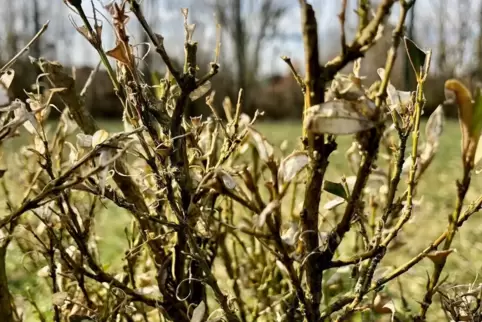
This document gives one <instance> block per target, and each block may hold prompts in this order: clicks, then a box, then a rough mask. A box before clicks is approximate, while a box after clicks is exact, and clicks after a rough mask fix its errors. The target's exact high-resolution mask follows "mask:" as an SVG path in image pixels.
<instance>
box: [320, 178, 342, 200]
mask: <svg viewBox="0 0 482 322" xmlns="http://www.w3.org/2000/svg"><path fill="white" fill-rule="evenodd" d="M323 190H325V191H326V192H329V193H331V194H333V195H335V196H338V197H341V198H343V199H345V200H348V196H347V194H346V191H345V187H344V186H343V185H342V184H341V183H339V182H332V181H329V180H325V182H324V183H323Z"/></svg>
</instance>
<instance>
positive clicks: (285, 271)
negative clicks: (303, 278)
mask: <svg viewBox="0 0 482 322" xmlns="http://www.w3.org/2000/svg"><path fill="white" fill-rule="evenodd" d="M276 266H278V269H279V270H280V271H281V273H282V274H283V275H284V276H285V277H289V276H290V273H289V271H288V269H287V268H286V266H285V264H283V263H282V262H281V261H280V260H276Z"/></svg>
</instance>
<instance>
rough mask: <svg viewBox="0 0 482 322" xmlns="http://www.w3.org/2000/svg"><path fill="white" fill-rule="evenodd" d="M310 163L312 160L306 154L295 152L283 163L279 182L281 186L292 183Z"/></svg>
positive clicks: (279, 173) (279, 171) (279, 172)
mask: <svg viewBox="0 0 482 322" xmlns="http://www.w3.org/2000/svg"><path fill="white" fill-rule="evenodd" d="M309 162H310V158H309V157H308V154H307V153H306V152H293V153H292V154H290V155H288V156H287V157H286V158H285V159H283V161H281V164H280V167H279V169H278V180H279V181H280V183H281V184H284V183H288V182H290V181H291V180H293V178H294V177H296V175H297V174H298V173H299V172H301V170H303V169H304V168H305V167H306V166H307V165H308V163H309Z"/></svg>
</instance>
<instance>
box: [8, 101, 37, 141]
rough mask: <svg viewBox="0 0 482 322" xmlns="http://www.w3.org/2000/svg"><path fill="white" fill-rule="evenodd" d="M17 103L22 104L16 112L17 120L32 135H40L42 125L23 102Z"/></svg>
mask: <svg viewBox="0 0 482 322" xmlns="http://www.w3.org/2000/svg"><path fill="white" fill-rule="evenodd" d="M17 103H18V104H20V106H19V108H17V109H15V110H14V115H15V118H16V119H18V120H20V122H22V123H23V126H24V127H25V129H26V130H27V131H28V132H29V133H30V134H36V133H37V134H39V133H40V132H41V130H40V124H39V122H38V120H37V118H36V117H35V115H34V114H33V113H31V112H29V111H27V107H26V106H25V103H23V102H21V101H18V102H17Z"/></svg>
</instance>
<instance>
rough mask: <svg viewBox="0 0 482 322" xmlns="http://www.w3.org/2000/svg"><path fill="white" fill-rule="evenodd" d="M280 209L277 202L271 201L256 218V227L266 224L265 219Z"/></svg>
mask: <svg viewBox="0 0 482 322" xmlns="http://www.w3.org/2000/svg"><path fill="white" fill-rule="evenodd" d="M279 207H280V202H279V201H278V200H273V201H271V202H270V203H269V204H268V205H267V206H266V208H264V209H263V211H261V213H260V214H259V217H258V223H257V226H258V227H263V226H264V224H265V223H266V218H267V217H268V216H269V215H271V214H272V213H273V212H274V211H275V210H276V209H277V208H279Z"/></svg>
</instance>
